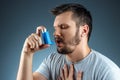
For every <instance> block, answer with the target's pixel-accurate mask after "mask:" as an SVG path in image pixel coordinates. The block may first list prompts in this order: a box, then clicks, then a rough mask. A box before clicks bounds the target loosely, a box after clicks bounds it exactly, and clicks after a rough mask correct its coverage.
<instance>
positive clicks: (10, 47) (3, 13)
mask: <svg viewBox="0 0 120 80" xmlns="http://www.w3.org/2000/svg"><path fill="white" fill-rule="evenodd" d="M69 2H78V3H81V4H83V5H84V6H86V7H87V9H89V10H90V11H91V14H92V16H93V33H92V36H91V39H90V42H89V44H90V46H91V47H92V48H93V49H95V50H98V51H100V52H101V53H102V54H104V55H105V56H107V57H109V58H110V59H111V60H113V61H114V62H115V63H116V64H117V65H118V66H119V67H120V46H119V45H120V42H119V41H120V32H119V31H120V0H54V1H52V0H43V1H42V0H32V1H31V0H28V1H26V0H0V79H1V80H15V79H16V75H17V70H18V66H19V59H20V55H21V50H22V46H23V43H24V40H25V38H26V37H27V36H29V35H30V34H31V33H33V32H35V30H36V27H37V26H39V25H44V26H46V27H47V28H48V30H49V31H50V34H51V38H52V39H53V36H52V33H53V31H54V30H53V21H54V16H52V15H51V14H50V9H52V8H53V7H55V6H56V5H59V4H62V3H69ZM53 51H56V47H55V45H52V46H51V47H50V48H48V49H45V50H42V51H38V52H37V53H36V54H35V55H34V59H33V71H35V70H36V69H37V68H38V66H39V64H40V63H41V61H42V60H43V59H44V58H45V57H46V56H48V55H49V54H50V53H51V52H53Z"/></svg>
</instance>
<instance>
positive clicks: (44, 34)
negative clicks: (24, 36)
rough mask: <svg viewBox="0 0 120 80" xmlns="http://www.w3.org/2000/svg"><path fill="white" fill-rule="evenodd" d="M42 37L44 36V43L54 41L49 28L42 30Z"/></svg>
mask: <svg viewBox="0 0 120 80" xmlns="http://www.w3.org/2000/svg"><path fill="white" fill-rule="evenodd" d="M42 38H43V41H44V44H52V41H51V39H50V35H49V32H48V31H47V29H43V30H42Z"/></svg>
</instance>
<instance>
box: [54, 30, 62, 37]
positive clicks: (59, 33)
mask: <svg viewBox="0 0 120 80" xmlns="http://www.w3.org/2000/svg"><path fill="white" fill-rule="evenodd" d="M53 35H54V37H56V36H61V32H60V30H58V29H55V31H54V33H53Z"/></svg>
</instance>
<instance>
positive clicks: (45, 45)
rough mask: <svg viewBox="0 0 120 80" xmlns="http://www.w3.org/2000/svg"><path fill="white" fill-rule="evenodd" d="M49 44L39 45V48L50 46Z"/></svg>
mask: <svg viewBox="0 0 120 80" xmlns="http://www.w3.org/2000/svg"><path fill="white" fill-rule="evenodd" d="M49 46H50V45H49V44H42V45H41V46H39V50H40V49H45V48H48V47H49Z"/></svg>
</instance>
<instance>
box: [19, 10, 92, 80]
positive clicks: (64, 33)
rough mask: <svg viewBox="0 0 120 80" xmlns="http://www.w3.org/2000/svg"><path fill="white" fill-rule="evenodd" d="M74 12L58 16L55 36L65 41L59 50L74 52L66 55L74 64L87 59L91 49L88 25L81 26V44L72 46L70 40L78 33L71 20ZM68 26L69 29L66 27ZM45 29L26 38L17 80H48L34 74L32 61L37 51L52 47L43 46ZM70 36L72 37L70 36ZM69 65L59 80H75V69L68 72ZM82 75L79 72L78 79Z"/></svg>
mask: <svg viewBox="0 0 120 80" xmlns="http://www.w3.org/2000/svg"><path fill="white" fill-rule="evenodd" d="M71 15H72V12H65V13H62V14H60V15H58V16H56V18H55V21H54V28H55V32H54V36H55V37H56V36H57V37H61V38H63V39H64V42H65V43H66V44H65V45H64V44H62V43H61V44H58V43H56V45H57V48H58V50H61V49H63V48H64V47H65V46H67V47H69V48H70V49H72V50H73V52H72V53H66V58H67V59H68V60H70V61H71V62H73V63H76V62H77V61H80V60H82V59H83V58H85V57H86V56H87V55H88V54H89V52H90V48H89V46H88V43H87V42H88V36H87V35H88V32H89V27H88V25H83V26H80V28H79V33H78V37H79V39H80V42H79V44H78V45H70V44H69V43H67V42H69V40H71V39H72V38H73V37H74V36H75V33H76V29H77V28H76V24H75V22H74V21H73V20H72V18H71ZM65 25H67V27H66V26H65ZM44 28H45V27H43V26H39V27H37V29H36V33H32V34H31V35H30V36H29V37H28V38H26V40H25V43H24V46H23V49H22V52H21V58H20V64H19V69H18V74H17V80H47V79H46V78H45V77H44V76H43V75H42V74H40V73H37V72H34V73H33V72H32V60H33V55H34V53H35V52H36V51H38V50H42V49H45V48H47V47H49V46H50V45H47V44H42V41H41V36H40V31H41V30H43V29H44ZM68 35H70V36H68ZM78 55H79V56H78ZM66 66H67V65H65V66H64V68H63V70H62V71H61V75H62V76H61V75H60V77H59V78H58V80H73V73H74V68H73V65H71V66H70V69H69V70H68V69H67V67H66ZM81 75H82V73H81V72H80V71H78V73H77V76H76V79H77V80H78V79H79V80H81Z"/></svg>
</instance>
